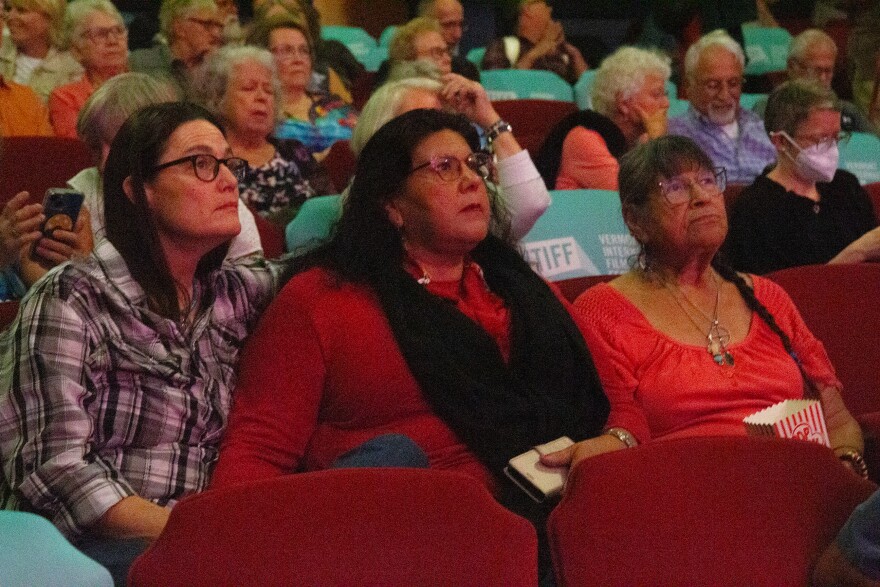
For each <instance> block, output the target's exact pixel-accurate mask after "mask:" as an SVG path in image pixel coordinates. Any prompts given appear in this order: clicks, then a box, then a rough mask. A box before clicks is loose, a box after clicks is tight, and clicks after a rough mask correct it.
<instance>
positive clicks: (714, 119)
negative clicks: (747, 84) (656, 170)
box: [669, 30, 776, 184]
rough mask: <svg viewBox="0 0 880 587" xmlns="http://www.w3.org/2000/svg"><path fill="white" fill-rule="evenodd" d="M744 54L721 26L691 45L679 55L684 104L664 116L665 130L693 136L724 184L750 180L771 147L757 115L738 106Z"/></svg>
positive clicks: (770, 159) (765, 162) (768, 157)
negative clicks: (680, 110)
mask: <svg viewBox="0 0 880 587" xmlns="http://www.w3.org/2000/svg"><path fill="white" fill-rule="evenodd" d="M745 61H746V60H745V55H744V53H743V50H742V47H740V45H739V43H737V42H736V41H734V40H733V38H731V37H730V35H728V34H727V33H726V32H724V31H723V30H717V31H713V32H711V33H709V34H707V35H704V36H703V37H701V38H700V39H699V40H698V41H697V42H696V43H694V44H693V45H691V47H690V49H688V52H687V54H686V55H685V75H686V77H687V80H686V83H687V89H688V98H689V99H690V103H691V104H690V108H688V110H687V112H685V113H684V114H683V115H681V116H678V117H675V118H671V119H670V120H669V134H674V135H682V136H686V137H689V138H690V139H693V141H694V142H696V143H697V144H698V145H699V146H700V148H701V149H703V151H705V152H706V154H707V155H709V157H710V158H711V159H712V161H713V162H714V163H715V165H717V166H719V167H724V168H725V169H726V170H727V180H728V182H730V183H738V184H743V183H746V184H747V183H751V182H752V181H753V180H754V179H755V177H757V176H758V174H759V173H761V171H763V169H764V167H766V166H767V165H769V164H770V163H772V162H773V161H774V159H775V156H776V150H775V149H774V148H773V145H772V144H771V143H770V140H769V139H768V138H767V134H766V133H765V131H764V125H763V123H762V122H761V119H760V118H759V117H758V115H757V114H755V113H754V112H752V111H750V110H746V109H743V108H741V107H740V105H739V98H740V94H741V93H742V83H743V70H744V69H745Z"/></svg>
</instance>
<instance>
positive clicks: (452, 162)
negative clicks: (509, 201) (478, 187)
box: [410, 151, 495, 181]
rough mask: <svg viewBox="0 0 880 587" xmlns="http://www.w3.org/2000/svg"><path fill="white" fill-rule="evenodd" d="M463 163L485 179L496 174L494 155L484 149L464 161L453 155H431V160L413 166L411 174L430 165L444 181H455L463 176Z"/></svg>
mask: <svg viewBox="0 0 880 587" xmlns="http://www.w3.org/2000/svg"><path fill="white" fill-rule="evenodd" d="M462 164H464V165H467V166H468V167H470V168H471V170H473V171H474V173H476V174H477V175H479V176H480V177H482V178H483V179H491V178H492V177H494V175H495V162H494V161H493V160H492V156H491V155H490V154H488V153H483V152H482V151H477V152H476V153H471V154H470V155H468V156H467V158H466V159H465V160H464V161H462V160H461V159H459V158H458V157H455V156H453V155H441V156H435V157H431V160H430V161H426V162H425V163H422V164H421V165H416V166H415V167H413V168H412V169H411V170H410V174H412V173H415V172H416V171H418V170H420V169H424V168H426V167H430V168H431V169H433V170H434V173H436V174H437V175H438V176H439V177H440V179H442V180H443V181H455V180H457V179H458V178H460V177H461V172H462Z"/></svg>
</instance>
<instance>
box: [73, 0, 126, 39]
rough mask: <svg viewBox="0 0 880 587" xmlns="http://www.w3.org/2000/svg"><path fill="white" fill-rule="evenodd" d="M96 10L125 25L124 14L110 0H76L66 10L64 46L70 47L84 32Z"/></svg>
mask: <svg viewBox="0 0 880 587" xmlns="http://www.w3.org/2000/svg"><path fill="white" fill-rule="evenodd" d="M95 12H103V13H104V14H106V15H107V16H109V17H110V18H112V19H113V20H115V21H116V22H117V23H119V24H120V25H122V26H123V27H124V26H125V21H124V20H122V15H121V14H120V13H119V10H117V8H116V6H114V5H113V3H112V2H110V0H74V1H73V2H71V3H70V4H68V5H67V9H66V10H65V11H64V25H63V45H62V46H63V47H65V48H67V47H70V46H71V45H72V44H73V43H74V42H76V40H77V39H79V37H80V35H82V34H83V29H84V27H85V22H86V20H87V19H88V17H90V16H91V15H92V14H94V13H95Z"/></svg>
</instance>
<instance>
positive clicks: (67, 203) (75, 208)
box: [40, 188, 85, 238]
mask: <svg viewBox="0 0 880 587" xmlns="http://www.w3.org/2000/svg"><path fill="white" fill-rule="evenodd" d="M84 197H85V196H83V194H82V192H78V191H77V190H72V189H69V188H49V189H48V190H46V197H45V198H43V215H44V216H45V217H46V220H44V221H43V225H42V226H41V227H40V232H42V233H43V236H46V237H49V238H52V233H53V232H55V231H56V230H58V229H59V228H60V229H62V230H73V227H74V226H76V219H77V218H79V211H80V209H81V208H82V203H83V199H84Z"/></svg>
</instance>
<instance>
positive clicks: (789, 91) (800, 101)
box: [764, 79, 840, 137]
mask: <svg viewBox="0 0 880 587" xmlns="http://www.w3.org/2000/svg"><path fill="white" fill-rule="evenodd" d="M815 109H822V110H826V109H827V110H836V111H838V112H840V101H839V100H838V99H837V96H836V95H835V93H834V91H833V90H830V89H826V88H824V87H822V86H821V85H820V84H819V83H817V82H815V81H813V80H806V79H797V80H791V81H787V82H785V83H784V84H781V85H780V86H779V87H778V88H776V89H775V90H773V92H772V93H771V94H770V96H769V97H768V98H767V108H766V109H765V110H764V128H765V129H767V132H768V133H771V132H779V131H785V132H786V133H788V135H789V136H792V137H793V136H794V134H795V132H796V131H797V128H798V126H799V125H800V124H801V123H802V122H803V121H804V120H806V119H807V117H808V116H809V115H810V111H812V110H815Z"/></svg>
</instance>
